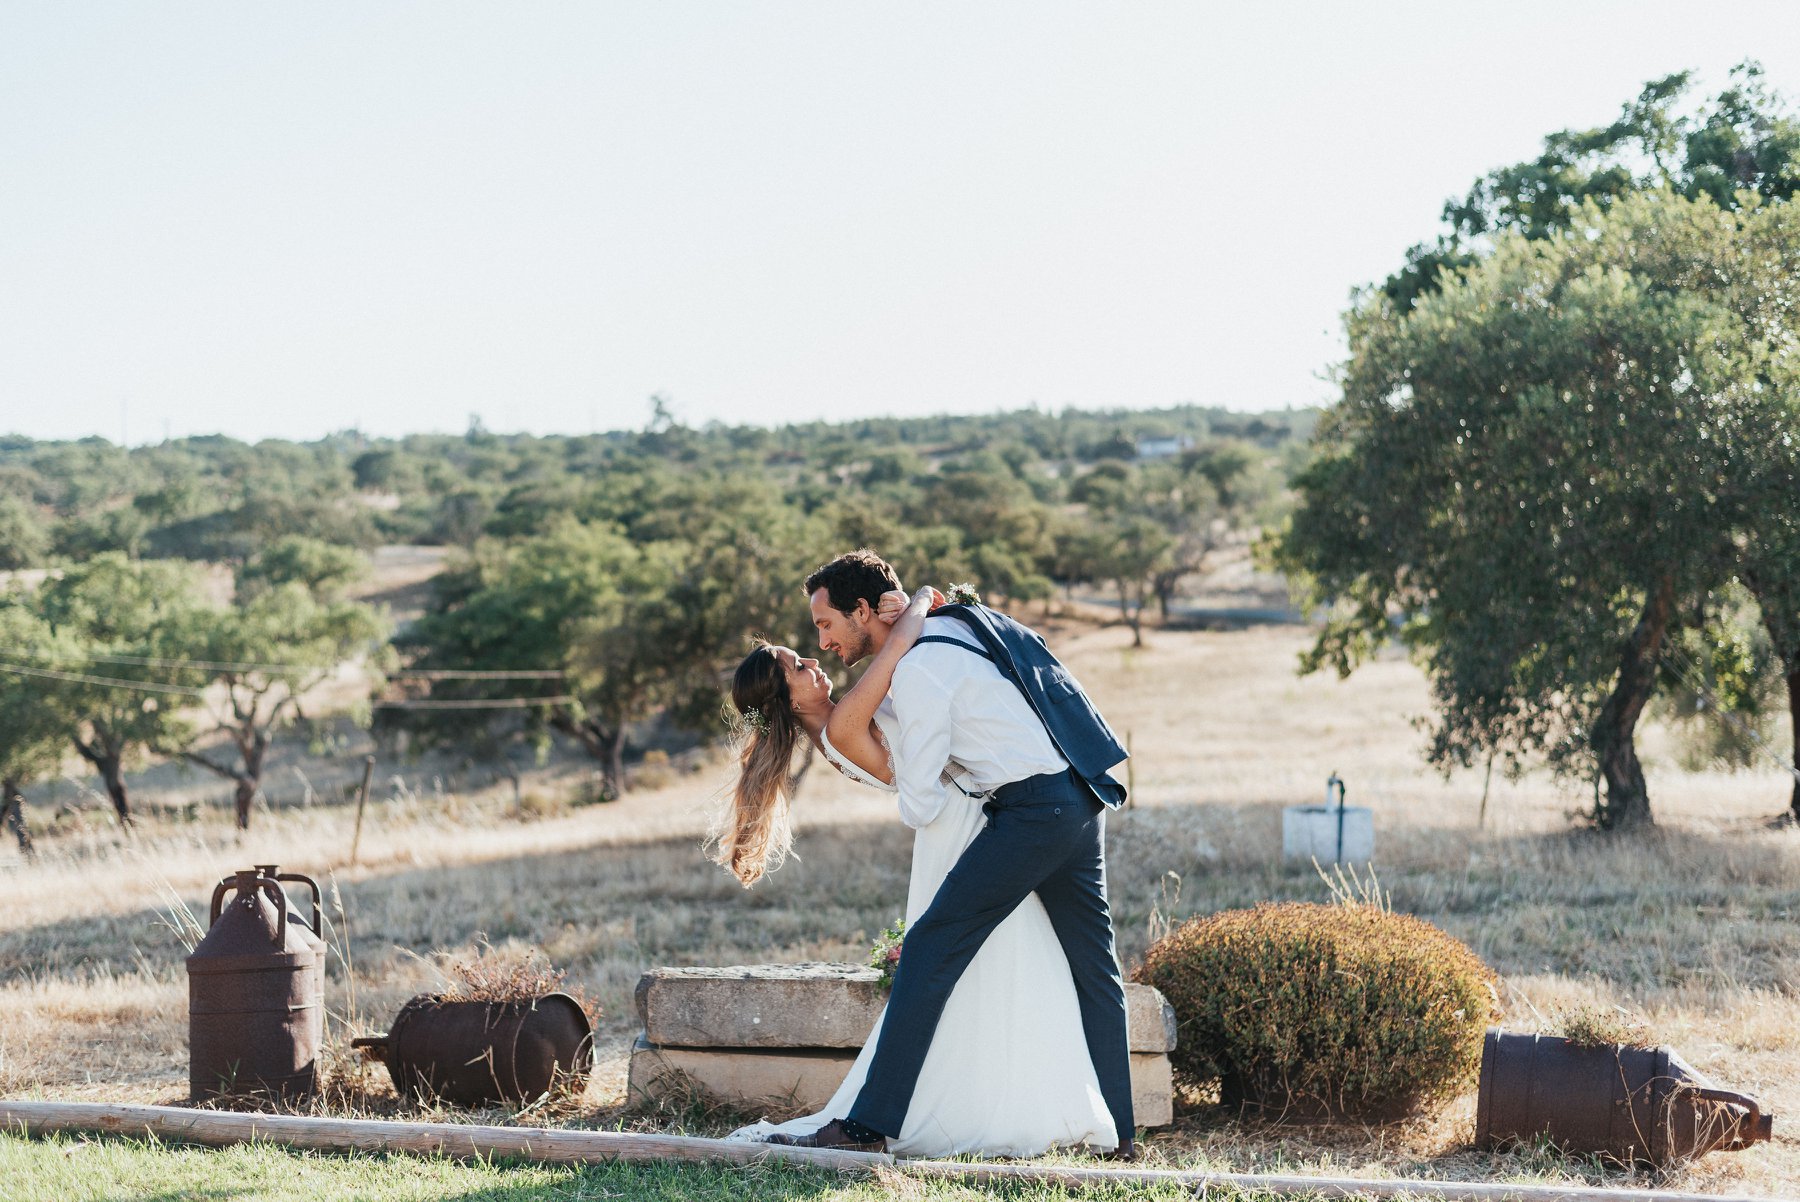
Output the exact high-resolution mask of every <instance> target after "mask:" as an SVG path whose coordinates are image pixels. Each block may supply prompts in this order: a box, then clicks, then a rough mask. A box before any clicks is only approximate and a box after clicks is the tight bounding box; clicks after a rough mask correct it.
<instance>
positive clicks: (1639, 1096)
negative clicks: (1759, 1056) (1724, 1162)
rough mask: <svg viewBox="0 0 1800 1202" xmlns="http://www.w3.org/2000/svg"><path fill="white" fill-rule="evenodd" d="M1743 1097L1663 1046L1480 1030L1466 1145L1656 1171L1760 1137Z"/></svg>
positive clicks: (1760, 1126) (1754, 1108)
mask: <svg viewBox="0 0 1800 1202" xmlns="http://www.w3.org/2000/svg"><path fill="white" fill-rule="evenodd" d="M1772 1125H1773V1120H1772V1118H1771V1116H1770V1115H1768V1114H1765V1113H1763V1110H1762V1107H1761V1105H1760V1104H1759V1103H1758V1102H1757V1101H1756V1099H1755V1098H1752V1097H1750V1096H1749V1095H1747V1094H1741V1093H1735V1092H1733V1091H1731V1090H1725V1089H1719V1088H1717V1087H1716V1086H1714V1085H1713V1083H1712V1082H1711V1081H1709V1080H1707V1078H1706V1077H1705V1076H1704V1075H1703V1074H1701V1073H1700V1071H1699V1070H1697V1069H1695V1068H1694V1067H1693V1066H1692V1065H1690V1064H1688V1063H1687V1062H1686V1061H1684V1060H1683V1059H1682V1058H1681V1057H1680V1056H1678V1055H1676V1054H1675V1051H1674V1050H1673V1049H1672V1048H1667V1047H1655V1048H1639V1047H1628V1046H1624V1045H1619V1044H1600V1045H1582V1044H1576V1043H1571V1042H1570V1041H1569V1040H1566V1039H1561V1038H1558V1037H1556V1036H1552V1035H1533V1034H1509V1033H1507V1032H1504V1031H1499V1030H1490V1031H1489V1032H1488V1033H1487V1039H1486V1041H1485V1043H1484V1044H1483V1045H1482V1051H1481V1080H1480V1093H1479V1095H1478V1099H1477V1102H1476V1111H1475V1146H1476V1147H1478V1148H1492V1147H1496V1146H1501V1145H1504V1144H1508V1143H1514V1142H1519V1141H1528V1140H1532V1139H1536V1138H1539V1137H1547V1138H1549V1139H1550V1140H1551V1141H1552V1142H1553V1143H1556V1144H1558V1145H1559V1146H1561V1147H1562V1148H1564V1149H1565V1150H1567V1151H1570V1152H1585V1153H1591V1154H1593V1155H1597V1156H1603V1157H1606V1158H1608V1159H1611V1160H1615V1161H1618V1162H1620V1163H1622V1164H1633V1163H1640V1164H1650V1165H1655V1166H1658V1167H1665V1166H1668V1165H1671V1164H1674V1163H1676V1162H1678V1161H1682V1160H1686V1159H1689V1158H1691V1157H1695V1156H1700V1155H1703V1154H1705V1153H1707V1152H1737V1151H1741V1150H1743V1149H1744V1148H1747V1147H1749V1146H1750V1145H1751V1144H1753V1143H1757V1142H1759V1141H1761V1140H1766V1139H1768V1138H1770V1133H1771V1128H1772Z"/></svg>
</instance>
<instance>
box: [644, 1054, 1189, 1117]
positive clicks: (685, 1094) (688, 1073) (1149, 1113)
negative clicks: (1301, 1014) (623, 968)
mask: <svg viewBox="0 0 1800 1202" xmlns="http://www.w3.org/2000/svg"><path fill="white" fill-rule="evenodd" d="M854 1063H856V1052H855V1050H837V1049H828V1048H811V1049H801V1048H789V1049H785V1050H776V1049H737V1050H732V1049H725V1048H673V1047H657V1046H655V1045H654V1044H652V1043H651V1042H650V1041H649V1040H647V1039H644V1038H643V1037H642V1036H640V1037H639V1038H638V1041H637V1043H636V1044H635V1045H634V1046H633V1047H632V1049H631V1069H630V1077H629V1090H630V1096H631V1100H632V1101H633V1102H640V1101H652V1102H657V1101H671V1102H675V1103H678V1104H680V1103H685V1102H687V1101H688V1100H689V1099H690V1098H691V1097H692V1096H693V1095H695V1094H698V1095H700V1096H701V1097H702V1098H705V1099H707V1100H710V1101H715V1102H729V1103H732V1104H733V1105H738V1106H743V1107H745V1108H747V1109H753V1108H754V1107H755V1106H756V1105H757V1104H768V1103H774V1104H776V1105H779V1106H780V1107H781V1108H783V1109H792V1110H795V1111H798V1112H801V1113H804V1112H807V1111H816V1110H819V1109H821V1108H822V1107H824V1105H825V1103H827V1102H829V1101H830V1100H831V1095H832V1094H834V1093H836V1092H837V1088H838V1086H839V1085H842V1084H843V1082H844V1075H845V1074H846V1073H848V1072H849V1071H850V1066H851V1065H852V1064H854ZM1131 1106H1132V1111H1133V1115H1134V1117H1135V1118H1136V1120H1137V1124H1138V1126H1140V1127H1164V1126H1167V1125H1168V1124H1169V1123H1171V1122H1173V1121H1174V1117H1175V1112H1174V1082H1173V1078H1172V1076H1171V1074H1170V1068H1169V1058H1168V1056H1167V1055H1165V1054H1163V1053H1160V1052H1133V1053H1132V1054H1131Z"/></svg>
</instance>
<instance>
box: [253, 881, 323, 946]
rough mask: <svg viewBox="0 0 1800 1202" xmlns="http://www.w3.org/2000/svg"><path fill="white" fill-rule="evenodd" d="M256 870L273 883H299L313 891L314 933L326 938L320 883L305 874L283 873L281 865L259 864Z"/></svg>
mask: <svg viewBox="0 0 1800 1202" xmlns="http://www.w3.org/2000/svg"><path fill="white" fill-rule="evenodd" d="M256 870H257V871H258V872H260V873H262V874H263V875H264V876H266V877H268V878H269V879H270V880H272V881H298V882H300V883H301V884H302V885H305V886H306V887H307V888H308V889H311V890H312V933H313V934H315V935H317V936H318V937H319V938H321V939H323V938H325V932H324V930H323V929H322V927H321V925H320V914H321V913H322V911H323V906H324V895H323V894H321V893H320V892H319V882H317V881H315V880H313V879H312V878H311V877H309V876H307V875H305V874H304V873H299V872H283V871H281V865H279V864H258V865H257V866H256ZM283 892H286V890H283Z"/></svg>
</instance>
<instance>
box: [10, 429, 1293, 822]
mask: <svg viewBox="0 0 1800 1202" xmlns="http://www.w3.org/2000/svg"><path fill="white" fill-rule="evenodd" d="M1315 416H1316V415H1315V414H1314V413H1312V412H1311V411H1305V410H1300V411H1288V412H1281V413H1265V414H1260V415H1247V414H1237V413H1231V412H1227V411H1223V410H1217V409H1203V408H1199V407H1195V406H1185V407H1179V408H1175V409H1166V410H1160V411H1151V412H1130V411H1117V412H1082V411H1075V410H1065V411H1061V412H1058V413H1054V414H1051V413H1044V412H1039V411H1037V410H1026V411H1023V412H1018V413H1012V414H1004V415H990V416H982V417H934V418H922V419H881V420H866V421H857V422H850V423H843V424H831V423H812V424H807V425H796V426H786V427H779V428H761V427H748V426H740V427H728V426H722V425H717V424H713V425H708V426H705V427H702V428H692V427H688V426H686V425H684V424H682V423H681V422H680V421H679V420H678V419H677V418H676V417H675V416H674V414H673V412H672V410H671V407H670V406H669V404H668V402H667V401H666V400H665V399H664V398H653V401H652V405H651V418H650V421H649V422H648V423H647V424H646V425H645V426H644V427H643V428H641V429H638V430H632V431H619V432H612V433H607V434H597V435H592V436H553V437H531V436H524V435H502V434H496V433H493V432H490V431H488V430H486V429H484V428H482V427H481V425H480V424H479V423H478V422H471V424H470V427H469V429H468V430H467V431H466V432H465V433H464V434H462V435H455V436H444V435H415V436H410V437H407V438H400V439H375V438H368V437H364V436H361V435H359V434H356V433H354V432H346V433H340V434H337V435H333V436H331V437H328V438H325V439H321V440H319V441H318V442H313V443H290V442H280V441H270V442H262V443H258V444H255V445H249V444H245V443H241V442H237V441H235V440H232V439H228V438H221V437H202V438H187V439H180V440H173V441H169V442H165V443H162V444H158V445H155V446H145V447H137V448H129V449H127V448H121V447H115V446H112V445H111V444H109V443H107V442H106V441H104V440H102V439H84V440H81V441H79V442H73V443H69V442H62V443H40V442H33V441H31V440H29V439H25V438H20V437H8V438H0V568H3V569H6V570H8V571H9V572H10V573H11V575H12V577H13V578H12V579H11V581H10V583H8V584H6V585H4V586H3V587H0V665H7V666H6V667H0V730H5V731H6V732H7V736H8V737H7V738H5V739H4V740H0V784H3V785H4V794H5V798H6V801H5V804H6V806H7V811H6V812H7V814H8V821H9V822H12V823H14V824H15V826H14V829H15V831H16V832H17V833H18V834H19V835H20V837H21V838H22V839H23V838H24V837H26V835H27V833H28V832H27V831H26V828H25V827H24V825H23V822H22V818H21V811H20V809H19V806H20V804H21V799H22V790H23V789H24V788H25V787H26V786H27V785H28V784H29V783H30V782H31V781H33V780H34V779H37V778H39V777H41V776H43V775H45V774H48V773H52V772H55V771H56V770H57V768H58V765H59V764H60V763H61V762H62V760H63V758H64V756H65V755H68V754H70V753H73V754H75V755H78V756H79V757H81V759H83V760H85V761H86V762H87V763H89V764H90V765H91V766H92V768H93V770H94V771H95V772H96V773H98V774H99V775H100V777H101V779H102V780H103V782H104V783H105V786H106V789H107V792H108V794H109V796H110V797H111V799H112V801H113V804H114V806H115V808H116V809H117V812H118V815H119V817H120V820H121V821H122V822H126V823H129V821H130V816H131V808H130V804H131V803H130V794H129V789H128V787H127V783H126V771H127V769H128V767H129V766H130V765H131V764H132V763H133V762H135V760H137V759H141V758H142V757H143V756H145V755H147V754H152V753H154V754H158V755H163V756H174V757H179V758H183V759H185V760H187V761H188V762H190V763H193V764H195V765H197V766H199V767H202V768H204V769H206V770H208V771H211V772H214V773H216V774H218V775H219V776H220V777H222V778H224V779H226V780H228V781H230V782H231V784H232V787H233V796H234V803H235V806H236V812H237V816H238V821H239V822H240V824H248V822H249V821H250V814H251V805H252V801H253V799H254V797H255V796H256V793H257V790H258V789H259V788H260V783H261V781H262V779H263V776H264V774H265V771H266V765H267V763H268V756H269V751H270V747H271V745H272V743H273V741H274V739H275V737H276V735H277V733H278V732H279V731H280V730H281V729H282V728H283V727H284V726H286V725H289V724H291V723H292V722H293V721H294V720H295V719H296V718H298V717H300V716H302V715H301V714H300V706H301V705H302V698H303V697H304V696H305V694H306V692H307V690H308V689H309V688H310V687H311V685H312V684H313V683H315V682H316V681H317V680H319V679H321V678H322V677H323V676H324V675H325V674H327V673H330V672H331V671H333V670H335V669H336V668H337V666H338V665H339V664H340V663H342V662H344V661H345V660H347V659H350V660H360V661H361V662H363V663H364V665H365V667H366V668H367V670H368V675H369V677H370V679H372V680H373V681H375V682H377V683H378V684H379V685H380V686H381V687H382V688H383V690H384V692H383V697H385V698H387V699H388V700H397V701H402V702H404V701H407V700H409V699H411V700H422V701H428V702H430V703H431V705H432V706H433V708H393V709H386V708H384V709H379V710H376V711H375V712H374V714H373V715H372V717H373V720H374V721H375V724H376V733H377V734H378V735H379V736H381V737H383V738H388V737H397V736H398V735H399V734H400V732H405V733H406V737H407V738H408V739H409V740H411V741H415V742H418V743H425V744H430V743H434V742H436V743H446V744H450V743H453V744H455V745H457V746H461V747H464V748H466V749H470V750H472V751H477V752H481V753H485V754H489V755H492V756H494V757H497V758H499V759H501V760H502V761H505V762H510V760H508V758H507V757H510V756H512V755H513V754H514V753H516V752H517V753H524V754H530V753H532V752H533V751H534V750H541V749H542V748H543V747H544V746H546V745H547V743H548V742H549V741H550V740H553V739H561V740H566V741H568V742H569V743H570V744H571V745H573V746H577V747H580V748H581V749H583V750H584V751H585V752H586V753H587V754H589V755H591V756H592V757H593V759H594V760H595V763H596V765H597V767H598V768H599V770H600V772H601V773H602V775H603V778H604V781H605V789H606V790H607V791H608V792H609V793H610V794H612V795H616V794H617V793H619V792H622V791H623V790H624V788H625V786H626V781H627V777H626V772H625V765H626V762H627V758H628V751H629V748H630V743H631V739H632V738H633V735H634V732H642V731H643V730H644V729H645V728H646V727H647V726H648V725H649V724H651V723H653V722H659V723H665V724H669V725H671V726H674V727H680V728H686V729H691V730H716V729H717V723H718V718H719V714H718V706H719V699H720V696H721V683H722V673H723V672H724V671H726V670H727V668H728V667H729V666H730V665H731V664H732V663H734V662H735V661H736V659H737V658H738V657H740V656H741V655H742V654H743V653H744V652H745V650H746V649H747V645H748V644H747V639H748V637H749V636H750V635H751V634H759V635H763V636H765V637H769V638H771V639H775V640H777V641H782V642H788V643H792V644H795V645H799V646H802V647H805V646H808V645H810V644H811V642H812V633H811V630H810V628H809V627H808V625H807V623H806V611H805V607H804V604H803V602H802V599H801V598H800V597H799V595H798V592H797V590H798V583H799V581H800V580H801V579H803V578H804V576H805V575H806V573H807V571H808V570H809V569H810V568H812V567H814V566H816V565H817V563H818V562H820V561H821V560H823V559H824V558H826V557H828V556H829V555H830V554H832V553H834V552H835V551H837V550H841V549H844V548H847V547H851V546H856V545H872V546H876V547H878V548H880V549H881V550H882V552H883V553H884V554H885V555H887V556H888V557H889V558H890V559H891V560H892V561H893V562H894V563H895V564H896V565H897V566H898V567H899V569H900V570H901V571H902V573H903V574H904V576H905V578H906V579H907V580H909V581H919V582H926V581H930V582H935V583H940V584H942V583H946V582H948V581H951V580H965V579H967V580H973V581H975V582H976V583H977V585H978V586H979V587H980V588H982V589H983V590H984V591H985V592H986V593H988V594H989V595H991V596H993V597H995V598H998V599H1004V600H1006V601H1008V602H1011V603H1025V602H1030V601H1036V600H1042V599H1046V598H1049V597H1050V596H1051V595H1052V593H1053V590H1054V589H1055V587H1056V586H1057V585H1059V584H1061V585H1072V584H1091V585H1094V586H1096V587H1103V588H1104V589H1105V590H1106V591H1107V592H1108V593H1109V594H1111V595H1113V596H1115V597H1117V598H1118V600H1119V603H1120V606H1121V609H1122V611H1123V613H1124V616H1125V619H1126V621H1127V622H1129V623H1130V625H1131V627H1132V629H1133V631H1134V633H1139V632H1141V625H1142V621H1143V615H1144V612H1145V609H1146V606H1148V605H1152V604H1154V605H1157V606H1160V607H1161V609H1162V612H1163V613H1164V614H1165V615H1166V614H1167V612H1168V608H1169V606H1170V604H1171V602H1172V601H1173V600H1174V599H1175V597H1176V596H1177V593H1178V589H1179V587H1180V582H1181V580H1182V578H1183V577H1184V576H1185V575H1187V574H1189V573H1191V572H1193V571H1195V570H1196V569H1198V568H1199V567H1201V565H1202V563H1203V561H1204V559H1205V557H1206V555H1207V554H1208V553H1209V552H1211V551H1212V550H1214V549H1216V548H1217V547H1218V546H1219V545H1220V544H1221V542H1223V541H1224V540H1227V539H1229V538H1232V537H1236V536H1240V535H1243V534H1245V533H1247V532H1248V531H1251V530H1253V529H1255V528H1257V527H1259V526H1260V525H1262V524H1265V523H1267V522H1269V521H1271V520H1273V519H1274V518H1275V517H1276V516H1278V515H1279V514H1280V512H1281V511H1282V507H1283V505H1284V504H1285V503H1286V500H1285V498H1286V495H1287V494H1286V484H1287V481H1288V479H1289V477H1290V476H1291V475H1292V473H1293V471H1294V470H1295V469H1296V468H1297V466H1298V465H1299V464H1300V463H1302V462H1303V460H1304V458H1305V456H1306V454H1307V451H1306V446H1307V443H1308V441H1309V439H1310V435H1311V430H1312V426H1313V422H1314V418H1315ZM388 543H426V544H439V545H445V546H449V547H451V548H453V549H454V556H453V562H452V566H451V567H450V568H449V569H448V570H447V571H445V572H443V573H442V574H441V575H440V576H439V577H438V578H437V579H436V580H435V581H434V585H433V593H432V598H431V601H430V604H429V606H428V612H427V613H426V614H425V616H424V617H423V618H422V619H421V620H420V621H418V622H417V623H414V624H412V625H411V626H410V627H409V628H407V629H405V630H402V631H399V632H389V631H388V630H387V629H386V627H385V625H384V619H383V616H382V615H381V614H380V613H379V612H377V611H376V610H375V609H374V608H372V607H370V606H369V605H367V604H363V603H361V602H357V601H353V600H349V599H347V598H348V596H349V594H350V592H351V591H352V588H353V586H354V585H355V584H356V583H357V580H358V578H359V577H360V576H361V575H362V574H363V573H364V572H365V571H366V570H367V559H366V552H368V551H369V550H370V549H372V548H374V547H376V546H378V545H382V544H388ZM206 565H222V567H223V569H228V570H229V574H230V581H231V583H230V585H229V587H228V588H224V589H221V587H220V585H219V583H218V576H219V574H220V570H221V568H220V566H213V567H211V568H208V567H207V566H206ZM32 569H38V570H37V571H32ZM21 570H24V571H21ZM209 582H210V583H209ZM221 591H223V592H225V593H227V594H228V595H225V596H220V595H217V594H219V593H220V592H221ZM390 634H391V640H390V637H389V636H390ZM1140 637H1141V634H1140ZM396 668H403V669H406V670H407V672H408V673H411V674H412V675H397V676H394V677H393V678H392V679H391V682H390V678H389V676H388V675H387V673H388V671H389V670H391V669H396ZM481 672H512V673H520V672H536V673H538V674H539V675H538V676H537V677H512V678H506V679H485V678H481V677H471V676H470V675H469V674H471V673H481ZM420 673H432V674H436V676H435V678H432V677H425V676H421V675H417V674H420ZM445 673H449V674H450V676H449V678H444V676H443V674H445ZM131 686H136V687H135V688H134V687H131ZM539 698H541V699H542V700H541V701H540V700H538V699H539ZM443 703H457V704H467V705H470V706H475V705H480V704H487V703H502V704H503V705H504V708H493V709H481V708H468V709H455V708H442V706H443ZM220 734H224V735H226V736H228V738H227V739H226V740H225V741H224V742H223V744H221V743H220V741H219V740H218V736H219V735H220ZM219 746H225V747H227V748H229V750H230V754H229V755H222V754H219V752H218V750H217V748H218V747H219Z"/></svg>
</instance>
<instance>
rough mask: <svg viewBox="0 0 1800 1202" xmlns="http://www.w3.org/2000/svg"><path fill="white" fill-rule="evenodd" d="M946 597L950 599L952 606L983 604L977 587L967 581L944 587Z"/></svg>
mask: <svg viewBox="0 0 1800 1202" xmlns="http://www.w3.org/2000/svg"><path fill="white" fill-rule="evenodd" d="M944 596H945V597H947V598H949V600H950V604H952V605H980V604H981V594H980V593H978V592H976V591H975V585H974V584H973V583H972V582H970V581H967V580H965V581H963V582H962V583H961V584H946V585H945V586H944Z"/></svg>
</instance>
